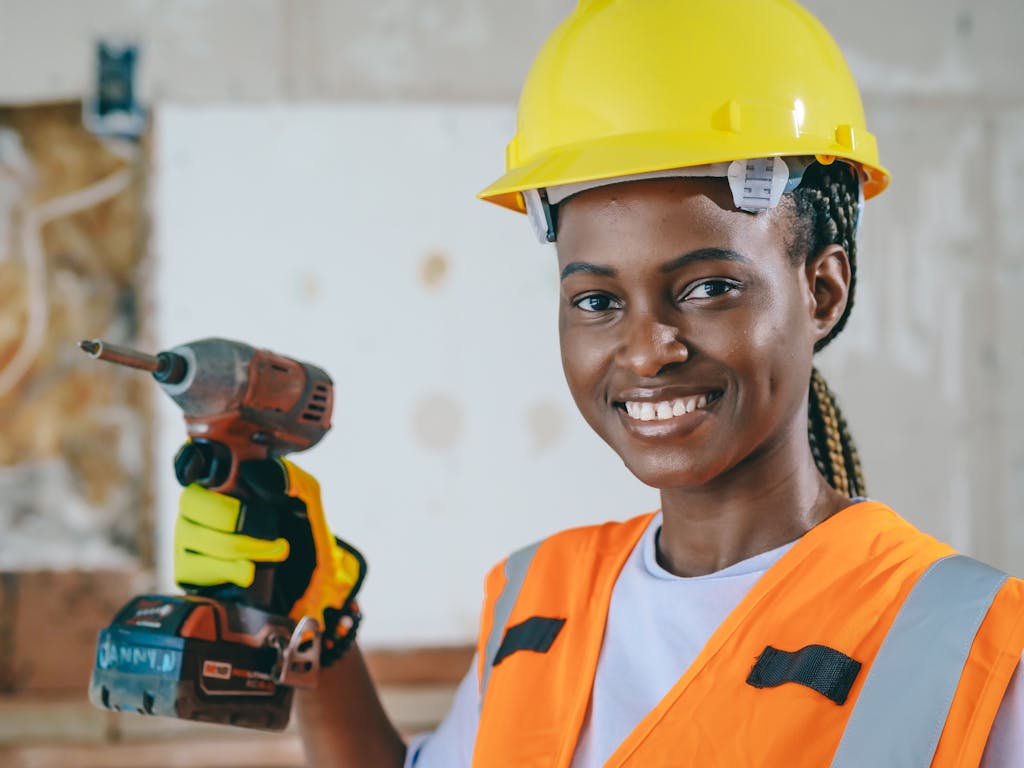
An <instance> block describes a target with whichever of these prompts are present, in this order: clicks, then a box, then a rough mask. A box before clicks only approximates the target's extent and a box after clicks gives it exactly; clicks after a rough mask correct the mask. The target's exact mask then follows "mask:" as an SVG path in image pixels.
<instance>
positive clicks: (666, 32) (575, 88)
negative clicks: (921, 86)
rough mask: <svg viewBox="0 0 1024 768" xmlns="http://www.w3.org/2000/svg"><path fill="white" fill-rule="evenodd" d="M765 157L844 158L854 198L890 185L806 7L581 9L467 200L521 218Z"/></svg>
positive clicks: (602, 5) (537, 67)
mask: <svg viewBox="0 0 1024 768" xmlns="http://www.w3.org/2000/svg"><path fill="white" fill-rule="evenodd" d="M777 157H792V158H811V159H813V158H817V159H818V161H819V162H822V163H826V164H827V163H830V162H832V161H833V160H835V159H836V158H841V159H845V160H847V161H849V162H850V163H851V164H852V165H853V166H855V167H856V168H858V169H859V171H860V176H861V181H862V191H863V194H864V197H865V198H869V197H873V196H874V195H877V194H878V193H879V192H881V191H882V190H883V189H885V187H886V186H887V185H888V183H889V173H888V171H886V170H885V168H883V167H882V166H881V165H880V164H879V162H878V146H877V142H876V141H875V137H874V136H873V135H872V134H870V133H868V130H867V127H866V126H865V121H864V109H863V106H862V105H861V100H860V94H859V93H858V91H857V86H856V84H855V83H854V81H853V77H852V75H851V74H850V71H849V68H848V67H847V65H846V61H845V60H844V59H843V55H842V53H841V52H840V50H839V48H838V46H837V45H836V43H835V41H833V40H832V38H831V36H830V35H829V33H828V32H827V31H826V30H825V28H824V27H823V26H822V25H821V23H820V22H818V20H817V19H815V18H814V17H813V16H812V15H811V14H810V13H809V12H808V11H807V10H805V9H804V8H803V7H801V6H800V5H798V4H797V3H795V2H792V0H580V2H579V4H578V6H577V7H576V10H575V11H574V12H573V13H572V14H571V15H570V16H569V17H568V18H567V19H566V20H565V21H564V22H562V24H561V25H559V27H558V28H557V29H556V30H555V31H554V32H553V33H552V34H551V36H550V37H549V38H548V40H547V42H546V43H545V44H544V46H543V48H542V49H541V51H540V53H539V54H538V55H537V58H536V59H535V60H534V63H533V66H532V68H531V69H530V72H529V75H528V76H527V79H526V83H525V85H524V86H523V91H522V95H521V97H520V101H519V112H518V117H517V126H516V135H515V136H514V137H513V139H512V141H511V142H509V144H508V148H507V151H506V173H505V174H504V175H503V176H502V177H501V178H499V179H498V180H497V181H495V182H494V183H493V184H491V185H490V186H489V187H487V188H486V189H485V190H483V191H482V192H480V194H479V197H481V198H482V199H484V200H489V201H491V202H493V203H497V204H498V205H502V206H504V207H506V208H511V209H512V210H515V211H520V212H525V211H526V205H525V202H524V199H523V192H524V191H527V190H543V189H547V188H551V187H559V186H563V185H571V184H576V183H578V182H587V181H594V180H600V179H609V180H610V179H617V178H621V177H628V176H633V177H636V176H637V175H638V174H645V173H650V172H657V171H667V170H670V169H682V168H690V167H693V166H705V165H714V164H719V163H723V162H728V161H736V160H744V159H748V158H767V159H769V160H770V159H771V158H777ZM723 175H724V174H723ZM551 239H553V237H552V238H551Z"/></svg>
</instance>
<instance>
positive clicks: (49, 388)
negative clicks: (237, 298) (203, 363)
mask: <svg viewBox="0 0 1024 768" xmlns="http://www.w3.org/2000/svg"><path fill="white" fill-rule="evenodd" d="M80 115H81V107H80V105H77V104H67V105H59V106H49V107H19V108H0V531H2V535H0V571H2V570H12V569H26V568H63V569H67V568H75V567H91V568H109V567H112V566H115V565H120V564H125V563H129V562H132V561H134V560H135V559H137V558H138V557H139V555H140V554H143V553H144V557H147V556H148V554H149V552H150V546H149V541H150V535H149V531H150V526H149V525H147V524H146V523H147V522H148V521H150V520H151V516H150V514H149V512H148V508H149V504H150V500H149V497H148V495H147V492H148V469H149V465H148V459H149V456H150V455H151V435H152V431H151V429H150V424H151V422H152V418H151V416H150V414H149V412H148V409H147V403H148V401H149V397H148V393H147V392H146V391H145V390H144V389H143V388H142V387H140V386H139V382H138V381H136V380H134V379H133V378H132V377H130V376H125V375H123V372H122V371H117V370H112V369H110V368H107V367H105V366H100V365H83V364H82V363H83V361H84V360H85V357H84V355H82V354H81V353H80V352H79V351H78V350H77V348H76V347H77V342H78V340H79V339H82V338H91V337H93V336H99V335H103V336H107V337H112V338H118V339H122V340H125V341H129V342H131V341H134V340H136V339H137V338H138V335H139V330H140V322H141V319H140V312H141V311H143V308H142V307H141V306H140V303H141V285H140V284H141V277H140V275H141V272H142V265H143V261H144V256H143V254H144V220H145V216H144V212H143V200H142V192H141V190H142V187H141V177H140V167H141V164H140V162H139V161H138V159H137V158H138V157H141V155H140V154H139V150H138V149H137V148H134V149H132V150H131V151H130V152H128V154H127V155H126V154H125V152H124V151H120V150H119V148H116V147H106V146H104V145H103V144H102V143H101V142H99V141H98V140H97V139H96V138H95V137H93V136H91V135H90V134H89V133H87V132H86V131H85V129H84V128H82V126H81V119H80Z"/></svg>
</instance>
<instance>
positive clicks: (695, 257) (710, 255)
mask: <svg viewBox="0 0 1024 768" xmlns="http://www.w3.org/2000/svg"><path fill="white" fill-rule="evenodd" d="M698 261H738V262H740V263H742V264H749V263H750V259H748V258H747V257H746V256H744V255H743V254H742V253H740V252H739V251H733V250H731V249H729V248H700V249H698V250H696V251H691V252H690V253H684V254H683V255H682V256H678V257H676V258H674V259H672V261H669V262H666V263H665V264H662V265H661V271H662V272H675V271H676V270H677V269H681V268H682V267H685V266H687V265H689V264H695V263H696V262H698Z"/></svg>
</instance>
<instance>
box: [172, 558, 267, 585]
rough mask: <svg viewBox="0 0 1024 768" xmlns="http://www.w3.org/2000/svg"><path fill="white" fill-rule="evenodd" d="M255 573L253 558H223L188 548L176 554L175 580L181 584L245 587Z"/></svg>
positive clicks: (249, 583)
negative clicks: (190, 550) (201, 553)
mask: <svg viewBox="0 0 1024 768" xmlns="http://www.w3.org/2000/svg"><path fill="white" fill-rule="evenodd" d="M255 573H256V566H255V565H254V564H253V563H252V561H251V560H221V559H220V558H216V557H209V556H207V555H198V554H196V553H195V552H189V551H187V550H179V551H178V552H175V554H174V580H175V581H176V582H178V583H179V584H190V585H193V586H197V587H206V586H210V585H212V584H235V585H237V586H239V587H243V588H245V587H248V586H250V585H251V584H252V581H253V577H254V575H255Z"/></svg>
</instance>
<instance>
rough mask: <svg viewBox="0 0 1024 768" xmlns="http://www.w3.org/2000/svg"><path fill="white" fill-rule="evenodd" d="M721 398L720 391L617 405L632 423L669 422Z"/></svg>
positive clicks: (631, 401)
mask: <svg viewBox="0 0 1024 768" xmlns="http://www.w3.org/2000/svg"><path fill="white" fill-rule="evenodd" d="M721 396H722V391H721V390H714V391H712V392H705V393H704V394H702V395H691V396H690V397H676V398H673V399H671V400H659V401H649V400H644V401H634V400H627V401H626V402H624V403H618V407H619V408H621V409H622V410H624V411H625V412H626V415H627V416H629V418H631V419H633V420H634V421H669V420H670V419H675V418H678V417H679V416H685V415H686V414H688V413H693V412H694V411H699V410H702V409H704V408H706V407H707V406H708V405H710V404H711V403H713V402H715V401H716V400H718V399H719V398H720V397H721Z"/></svg>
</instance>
